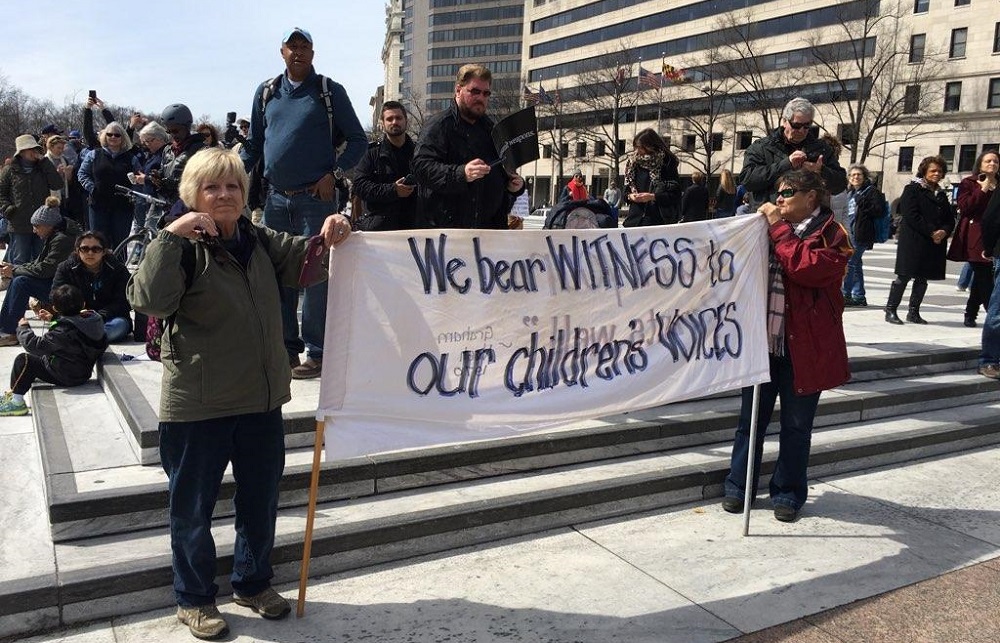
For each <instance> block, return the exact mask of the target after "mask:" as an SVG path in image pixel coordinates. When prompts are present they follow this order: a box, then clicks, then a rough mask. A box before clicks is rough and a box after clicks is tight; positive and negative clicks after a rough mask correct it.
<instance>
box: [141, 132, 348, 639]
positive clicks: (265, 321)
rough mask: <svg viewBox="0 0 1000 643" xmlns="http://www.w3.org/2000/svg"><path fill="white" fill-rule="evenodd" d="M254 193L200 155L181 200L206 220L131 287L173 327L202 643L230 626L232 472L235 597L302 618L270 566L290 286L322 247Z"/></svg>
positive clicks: (175, 420)
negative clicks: (312, 251)
mask: <svg viewBox="0 0 1000 643" xmlns="http://www.w3.org/2000/svg"><path fill="white" fill-rule="evenodd" d="M247 185H248V179H247V175H246V172H244V170H243V164H242V162H241V161H240V159H239V157H238V156H237V155H236V154H235V153H233V152H230V151H226V150H222V149H218V148H215V149H206V150H202V151H200V152H198V153H197V154H195V155H194V156H192V157H191V160H190V161H188V165H187V167H186V168H185V170H184V174H183V176H182V178H181V184H180V196H181V199H182V200H183V201H184V203H186V204H189V205H192V206H193V211H192V212H189V213H187V214H184V215H182V216H180V217H179V218H177V219H176V220H175V221H173V222H172V223H170V224H169V225H167V226H166V227H165V228H164V229H163V230H162V231H161V232H160V235H159V236H158V237H157V239H156V240H155V241H153V243H151V244H150V246H149V249H148V250H147V253H146V257H145V259H144V260H143V261H142V263H141V264H140V266H139V270H138V272H137V273H136V274H135V276H134V277H133V278H132V280H131V282H130V283H129V288H128V293H129V300H130V301H131V303H132V306H133V307H134V308H135V309H136V310H138V311H140V312H143V313H146V314H147V315H151V316H154V317H159V318H162V319H165V320H166V322H165V327H164V333H163V338H162V344H161V359H162V362H163V382H162V392H161V395H160V425H159V429H160V460H161V462H162V464H163V468H164V470H165V471H166V472H167V477H168V479H169V491H170V540H171V549H172V551H173V567H174V594H175V597H176V599H177V604H178V611H177V617H178V619H179V620H180V621H181V622H182V623H185V624H186V625H188V627H189V628H190V629H191V632H192V634H194V635H195V636H197V637H199V638H214V637H218V636H222V635H223V633H225V632H226V631H227V629H228V626H227V625H226V622H225V620H224V619H223V618H222V616H221V615H220V614H219V611H218V610H217V609H216V607H215V595H216V593H217V592H218V587H217V586H216V585H215V583H214V582H213V581H214V578H215V543H214V541H213V539H212V534H211V522H212V510H213V508H214V506H215V503H216V500H217V498H218V493H219V485H220V483H221V481H222V476H223V473H224V472H225V470H226V467H227V465H229V463H232V470H233V477H234V479H235V481H236V496H235V498H234V499H233V502H234V504H235V506H236V542H235V545H234V553H233V557H234V559H233V572H232V576H231V580H232V586H233V590H234V600H235V602H236V603H237V604H238V605H243V606H246V607H250V608H252V609H253V610H254V611H255V612H258V613H260V614H261V615H262V616H264V617H265V618H282V617H284V616H286V615H287V614H288V611H289V605H288V602H287V601H285V599H283V598H282V597H281V596H280V595H279V594H278V593H277V592H275V591H274V590H273V589H271V583H270V581H271V577H272V575H273V574H272V572H271V564H270V560H269V559H270V554H271V548H272V547H273V545H274V525H275V519H276V517H277V508H278V483H279V481H280V480H281V474H282V470H283V468H284V457H285V445H284V430H283V424H282V419H281V405H282V404H284V403H285V402H287V401H288V400H289V399H290V397H291V395H290V389H289V382H290V379H291V370H290V368H289V364H288V355H287V353H286V352H285V348H284V344H283V342H282V332H281V305H280V298H279V288H278V286H279V285H286V286H296V285H297V281H298V276H299V274H300V271H301V268H302V265H303V261H304V259H305V255H306V246H307V241H308V240H307V239H306V238H305V237H293V236H290V235H287V234H283V233H277V232H274V231H271V230H267V229H263V228H257V227H256V226H254V225H253V224H252V223H251V222H250V220H249V219H247V218H246V217H243V216H242V213H243V210H244V206H245V204H246V195H247ZM350 229H351V227H350V222H349V221H348V220H347V219H346V218H345V217H343V216H342V215H339V214H333V215H331V216H329V217H328V218H327V219H326V221H325V222H324V224H323V229H322V230H321V232H320V234H321V235H322V236H323V238H324V243H325V244H326V245H327V246H330V245H333V244H335V243H340V242H342V241H343V240H344V239H346V238H347V236H348V234H349V233H350Z"/></svg>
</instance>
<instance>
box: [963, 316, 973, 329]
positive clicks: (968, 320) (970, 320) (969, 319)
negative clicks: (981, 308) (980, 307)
mask: <svg viewBox="0 0 1000 643" xmlns="http://www.w3.org/2000/svg"><path fill="white" fill-rule="evenodd" d="M964 324H965V325H966V327H968V328H975V327H976V316H975V314H972V315H970V314H969V313H965V322H964Z"/></svg>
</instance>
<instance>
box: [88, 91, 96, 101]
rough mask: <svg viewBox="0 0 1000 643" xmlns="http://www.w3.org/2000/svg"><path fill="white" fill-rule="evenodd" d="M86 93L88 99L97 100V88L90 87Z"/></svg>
mask: <svg viewBox="0 0 1000 643" xmlns="http://www.w3.org/2000/svg"><path fill="white" fill-rule="evenodd" d="M87 93H88V95H89V96H90V100H95V101H96V100H97V90H96V89H91V90H90V91H89V92H87Z"/></svg>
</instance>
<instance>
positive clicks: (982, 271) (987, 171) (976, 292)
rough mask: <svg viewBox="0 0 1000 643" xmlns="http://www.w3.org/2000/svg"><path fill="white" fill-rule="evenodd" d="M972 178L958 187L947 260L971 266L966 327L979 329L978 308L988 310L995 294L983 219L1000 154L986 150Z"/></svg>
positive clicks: (991, 194) (980, 157) (966, 303)
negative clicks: (956, 208) (956, 223)
mask: <svg viewBox="0 0 1000 643" xmlns="http://www.w3.org/2000/svg"><path fill="white" fill-rule="evenodd" d="M973 167H974V168H975V169H974V170H973V174H971V175H969V176H967V177H965V178H964V179H962V182H961V183H959V184H958V199H957V201H958V211H959V213H960V215H961V218H960V219H959V221H958V227H957V228H956V229H955V236H954V237H953V238H952V241H951V246H950V247H949V248H948V258H949V259H951V260H952V261H959V262H965V261H967V262H969V265H970V266H971V267H972V284H971V286H970V287H969V298H968V300H967V301H966V302H965V320H964V324H965V325H966V326H967V327H969V328H975V327H976V317H977V315H978V314H979V308H980V307H982V308H983V310H986V308H987V306H988V304H989V301H990V295H992V294H993V274H992V272H993V261H992V260H991V259H990V258H989V257H988V256H987V254H986V253H985V248H983V229H982V222H983V215H984V214H985V213H986V204H987V203H989V202H990V197H992V196H993V192H994V191H995V190H996V189H997V170H998V169H1000V154H998V153H997V150H983V152H982V154H980V155H979V158H978V159H976V164H975V165H974V166H973Z"/></svg>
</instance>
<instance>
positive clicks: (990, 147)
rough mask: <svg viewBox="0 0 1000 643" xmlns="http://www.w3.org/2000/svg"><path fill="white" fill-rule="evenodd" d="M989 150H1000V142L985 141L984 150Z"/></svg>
mask: <svg viewBox="0 0 1000 643" xmlns="http://www.w3.org/2000/svg"><path fill="white" fill-rule="evenodd" d="M988 150H994V151H995V150H1000V143H984V144H983V152H986V151H988Z"/></svg>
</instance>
